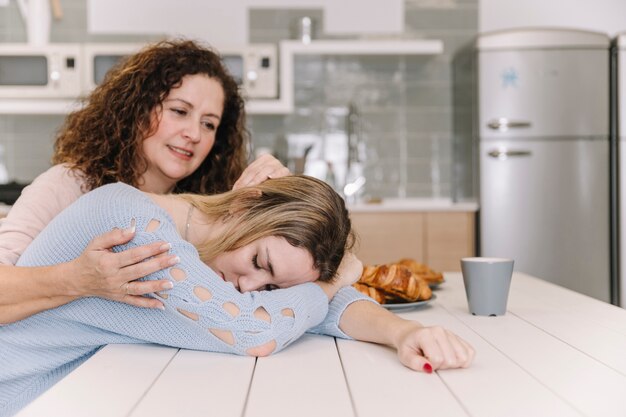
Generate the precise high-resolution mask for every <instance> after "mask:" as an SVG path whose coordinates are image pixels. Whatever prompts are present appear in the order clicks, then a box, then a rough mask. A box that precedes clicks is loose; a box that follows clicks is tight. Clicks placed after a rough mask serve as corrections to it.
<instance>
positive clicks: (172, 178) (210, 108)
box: [139, 74, 224, 193]
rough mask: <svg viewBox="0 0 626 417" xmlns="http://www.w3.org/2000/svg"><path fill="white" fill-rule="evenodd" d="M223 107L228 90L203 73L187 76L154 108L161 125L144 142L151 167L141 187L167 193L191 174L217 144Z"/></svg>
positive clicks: (144, 189) (153, 119) (155, 116)
mask: <svg viewBox="0 0 626 417" xmlns="http://www.w3.org/2000/svg"><path fill="white" fill-rule="evenodd" d="M223 109H224V90H223V89H222V86H221V85H220V83H219V82H218V81H217V80H215V79H213V78H210V77H208V76H207V75H203V74H195V75H187V76H185V77H183V79H182V82H181V85H180V86H179V87H176V88H172V89H171V90H170V92H169V94H168V95H167V96H166V97H165V99H164V100H163V103H162V106H161V108H157V109H155V110H154V111H153V115H152V122H153V124H158V125H157V129H156V131H155V132H154V134H153V135H152V136H150V137H147V138H146V139H144V141H143V144H142V146H143V152H144V155H145V156H146V158H147V160H148V170H147V171H146V172H145V173H144V174H143V176H142V180H143V181H142V182H141V183H140V187H139V188H141V190H143V191H149V192H154V193H165V192H169V191H171V190H172V189H173V188H174V186H175V185H176V183H177V182H178V181H180V180H182V179H183V178H185V177H187V176H189V175H191V174H192V173H193V172H194V171H195V170H196V169H197V168H198V167H199V166H200V164H202V162H203V161H204V159H205V158H206V157H207V155H208V154H209V152H211V149H212V148H213V144H214V143H215V136H216V133H217V127H218V126H219V124H220V120H221V118H222V111H223Z"/></svg>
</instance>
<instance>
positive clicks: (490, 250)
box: [476, 29, 611, 301]
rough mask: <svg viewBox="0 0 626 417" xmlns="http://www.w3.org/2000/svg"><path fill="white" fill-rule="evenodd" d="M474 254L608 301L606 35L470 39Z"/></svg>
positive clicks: (546, 32) (528, 33) (549, 32)
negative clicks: (476, 209)
mask: <svg viewBox="0 0 626 417" xmlns="http://www.w3.org/2000/svg"><path fill="white" fill-rule="evenodd" d="M476 47H477V55H478V57H477V59H478V101H479V103H478V118H477V119H478V132H477V134H478V152H479V157H478V158H479V171H480V172H479V178H480V181H479V183H480V185H479V196H480V214H479V225H480V229H479V230H480V235H479V241H480V254H481V255H482V256H495V257H508V258H513V259H514V260H515V269H516V271H520V272H526V273H529V274H531V275H534V276H537V277H540V278H543V279H546V280H548V281H551V282H554V283H556V284H558V285H561V286H564V287H567V288H570V289H573V290H575V291H578V292H581V293H584V294H587V295H589V296H592V297H595V298H597V299H600V300H604V301H609V300H610V281H611V271H610V239H609V235H610V212H609V210H610V204H609V195H610V190H609V48H610V39H609V38H608V36H607V35H605V34H601V33H596V32H586V31H578V30H562V29H528V30H510V31H500V32H493V33H487V34H483V35H481V36H479V38H478V40H477V45H476Z"/></svg>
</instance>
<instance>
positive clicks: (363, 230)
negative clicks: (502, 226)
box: [350, 212, 475, 271]
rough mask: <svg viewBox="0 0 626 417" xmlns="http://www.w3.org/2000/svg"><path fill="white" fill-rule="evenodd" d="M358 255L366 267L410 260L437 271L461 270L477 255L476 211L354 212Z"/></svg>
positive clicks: (353, 223) (353, 221)
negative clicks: (467, 259)
mask: <svg viewBox="0 0 626 417" xmlns="http://www.w3.org/2000/svg"><path fill="white" fill-rule="evenodd" d="M350 217H351V219H352V225H353V228H354V230H355V231H356V233H357V236H358V238H359V241H358V244H357V246H356V254H357V256H358V257H359V258H360V259H361V260H362V261H363V263H365V264H380V263H387V262H394V261H397V260H398V259H400V258H404V257H409V258H413V259H415V260H417V261H418V262H424V263H426V264H428V265H429V266H430V267H431V268H433V269H435V270H438V271H460V269H461V266H460V262H459V260H460V259H461V258H463V257H466V256H474V255H475V243H474V242H475V220H474V219H475V213H474V212H374V213H373V212H355V213H351V215H350Z"/></svg>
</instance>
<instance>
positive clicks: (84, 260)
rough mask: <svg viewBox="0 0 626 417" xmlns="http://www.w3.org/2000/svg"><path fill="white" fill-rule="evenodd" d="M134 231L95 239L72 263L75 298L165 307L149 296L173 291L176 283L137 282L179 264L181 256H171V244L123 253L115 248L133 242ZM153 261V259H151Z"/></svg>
mask: <svg viewBox="0 0 626 417" xmlns="http://www.w3.org/2000/svg"><path fill="white" fill-rule="evenodd" d="M133 236H134V231H133V230H120V229H115V230H112V231H110V232H108V233H105V234H103V235H101V236H98V237H96V238H94V239H93V240H92V241H91V243H90V244H89V246H87V248H86V249H85V251H84V252H83V254H82V255H81V256H80V257H78V258H77V259H75V260H74V261H72V262H71V263H70V264H71V267H72V271H73V273H72V275H71V276H72V281H71V282H70V285H71V286H72V288H71V289H72V292H73V294H72V295H75V296H78V297H89V296H95V297H102V298H106V299H109V300H113V301H120V302H123V303H127V304H131V305H134V306H137V307H147V308H163V303H161V301H159V300H157V299H154V298H150V297H145V296H144V295H146V294H150V293H153V292H158V291H163V290H166V289H170V288H172V282H170V281H168V280H159V281H136V280H137V279H139V278H142V277H145V276H146V275H149V274H151V273H153V272H156V271H159V270H161V269H163V268H167V267H170V266H172V265H175V264H176V263H177V262H178V257H176V256H174V255H170V254H168V251H169V244H167V243H165V242H155V243H151V244H149V245H144V246H139V247H136V248H132V249H128V250H125V251H123V252H118V253H115V252H113V251H111V248H112V247H114V246H117V245H121V244H124V243H127V242H129V241H130V240H131V239H132V238H133ZM148 258H151V259H148Z"/></svg>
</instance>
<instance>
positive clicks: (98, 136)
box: [52, 39, 249, 194]
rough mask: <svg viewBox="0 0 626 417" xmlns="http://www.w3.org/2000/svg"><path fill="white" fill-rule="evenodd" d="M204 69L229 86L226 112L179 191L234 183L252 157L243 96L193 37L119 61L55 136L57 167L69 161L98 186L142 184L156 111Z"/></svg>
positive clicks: (207, 191) (164, 43) (212, 188)
mask: <svg viewBox="0 0 626 417" xmlns="http://www.w3.org/2000/svg"><path fill="white" fill-rule="evenodd" d="M194 74H206V75H207V76H209V77H211V78H213V79H215V80H217V81H218V82H219V83H220V85H221V86H222V88H223V90H224V109H223V114H222V119H221V121H220V124H219V127H218V129H217V132H216V139H215V144H214V145H213V148H212V149H211V152H210V153H209V155H208V156H207V158H206V159H205V160H204V161H203V162H202V164H201V165H200V166H199V167H198V169H197V170H196V171H195V172H194V173H193V174H191V175H190V176H188V177H187V178H184V179H182V180H181V181H179V182H178V184H177V185H176V188H175V190H174V192H177V193H180V192H193V193H202V194H215V193H219V192H224V191H227V190H229V189H231V188H232V186H233V184H234V183H235V181H236V180H237V178H239V176H240V175H241V173H242V172H243V169H244V168H245V165H246V161H247V145H248V139H249V135H248V132H247V130H246V127H245V112H244V101H243V98H242V97H241V95H240V93H239V89H238V86H237V83H236V81H235V80H234V79H233V77H232V76H231V75H230V74H229V73H228V71H227V69H226V68H225V66H224V65H223V63H222V60H221V58H220V56H219V54H217V53H216V52H214V51H213V50H211V49H210V48H208V47H204V46H202V45H200V44H199V43H198V42H195V41H191V40H184V39H179V40H168V41H161V42H158V43H156V44H153V45H149V46H147V47H145V48H144V49H142V50H141V51H139V52H138V53H137V54H135V55H132V56H130V57H128V58H127V59H125V60H123V61H122V62H120V63H118V65H116V66H115V67H114V68H112V69H111V70H110V71H109V72H108V73H107V75H106V76H105V79H104V81H103V82H102V84H101V85H100V86H98V87H97V88H96V89H95V90H94V91H93V92H92V93H91V94H90V95H89V96H88V97H87V98H86V99H85V103H84V106H83V108H81V109H80V110H77V111H75V112H73V113H71V114H70V115H69V116H68V117H67V118H66V120H65V123H64V125H63V126H62V127H61V130H60V131H59V133H58V134H57V137H56V141H55V144H54V155H53V158H52V162H53V163H54V164H61V163H63V164H67V165H68V166H69V167H70V168H71V169H73V170H75V171H77V172H80V175H81V176H83V177H84V180H85V187H86V188H87V190H85V191H88V190H92V189H94V188H97V187H99V186H101V185H104V184H108V183H112V182H117V181H121V182H125V183H127V184H130V185H132V186H135V187H137V186H140V185H141V184H140V179H141V177H142V175H143V174H144V173H145V172H146V170H147V169H148V161H147V159H146V156H145V155H144V153H143V148H142V142H143V140H144V139H145V138H147V137H149V136H151V135H152V134H153V133H154V131H155V130H156V128H157V126H153V123H151V114H152V112H153V111H154V110H155V109H158V108H159V107H160V106H161V105H162V102H163V100H164V99H165V97H166V96H167V95H168V94H169V92H170V90H171V89H172V88H176V87H178V86H180V85H181V83H182V79H183V77H185V76H187V75H194Z"/></svg>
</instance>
